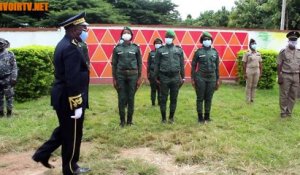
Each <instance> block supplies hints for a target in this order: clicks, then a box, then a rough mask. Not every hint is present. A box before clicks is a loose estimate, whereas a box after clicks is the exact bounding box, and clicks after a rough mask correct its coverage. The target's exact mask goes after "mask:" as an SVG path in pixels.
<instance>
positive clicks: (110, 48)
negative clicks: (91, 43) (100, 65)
mask: <svg viewBox="0 0 300 175" xmlns="http://www.w3.org/2000/svg"><path fill="white" fill-rule="evenodd" d="M101 46H102V48H103V50H104V52H105V54H106V56H107V58H108V59H111V57H112V53H113V50H114V48H115V45H109V44H107V45H104V44H103V45H101Z"/></svg>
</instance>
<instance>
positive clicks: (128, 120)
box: [127, 115, 133, 126]
mask: <svg viewBox="0 0 300 175" xmlns="http://www.w3.org/2000/svg"><path fill="white" fill-rule="evenodd" d="M127 125H128V126H131V125H133V123H132V115H128V116H127Z"/></svg>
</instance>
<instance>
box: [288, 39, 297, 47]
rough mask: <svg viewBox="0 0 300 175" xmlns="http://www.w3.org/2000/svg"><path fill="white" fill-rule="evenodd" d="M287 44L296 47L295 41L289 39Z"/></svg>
mask: <svg viewBox="0 0 300 175" xmlns="http://www.w3.org/2000/svg"><path fill="white" fill-rule="evenodd" d="M289 46H291V47H293V48H296V46H297V41H289Z"/></svg>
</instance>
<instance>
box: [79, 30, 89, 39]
mask: <svg viewBox="0 0 300 175" xmlns="http://www.w3.org/2000/svg"><path fill="white" fill-rule="evenodd" d="M88 36H89V33H88V32H86V31H82V32H81V34H80V35H79V37H80V38H81V40H82V41H83V42H85V41H86V39H87V38H88Z"/></svg>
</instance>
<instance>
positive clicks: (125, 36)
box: [122, 33, 131, 41]
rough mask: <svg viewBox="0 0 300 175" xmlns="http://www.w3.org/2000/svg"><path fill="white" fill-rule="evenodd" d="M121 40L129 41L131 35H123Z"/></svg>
mask: <svg viewBox="0 0 300 175" xmlns="http://www.w3.org/2000/svg"><path fill="white" fill-rule="evenodd" d="M122 39H123V40H124V41H129V40H130V39H131V35H130V34H129V33H124V34H123V35H122Z"/></svg>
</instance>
